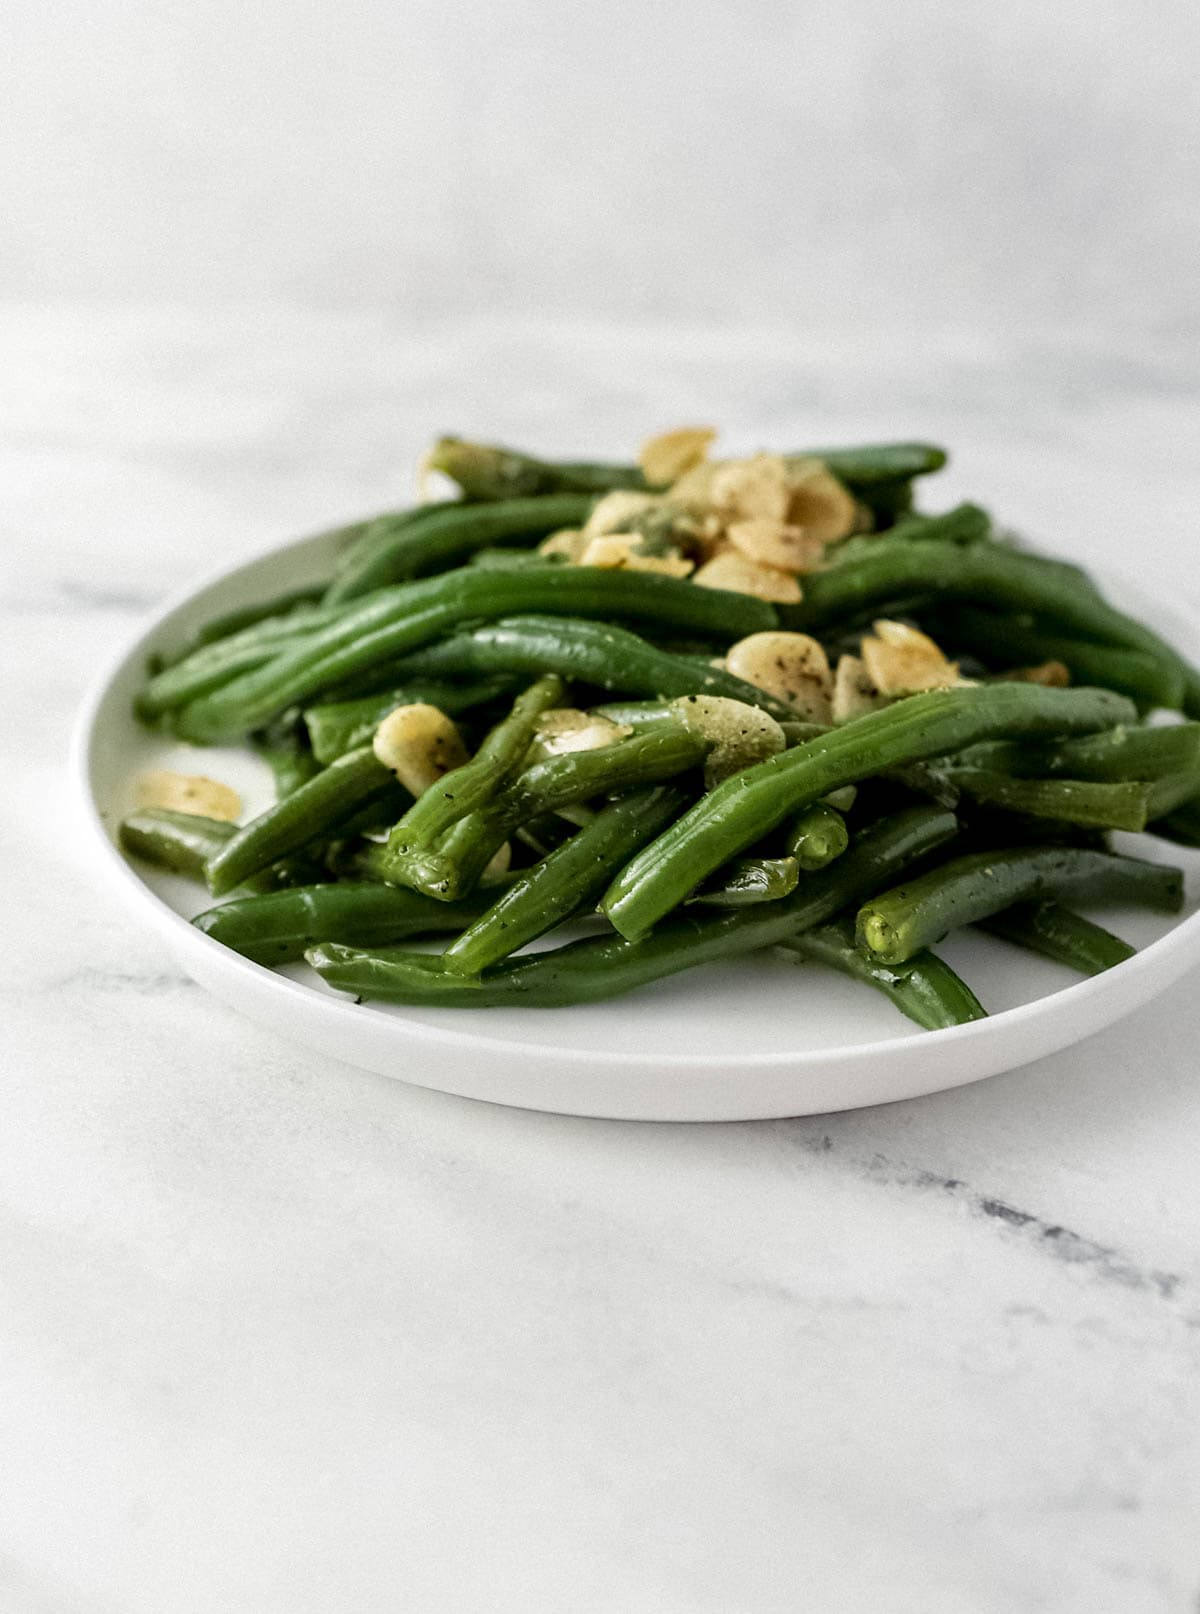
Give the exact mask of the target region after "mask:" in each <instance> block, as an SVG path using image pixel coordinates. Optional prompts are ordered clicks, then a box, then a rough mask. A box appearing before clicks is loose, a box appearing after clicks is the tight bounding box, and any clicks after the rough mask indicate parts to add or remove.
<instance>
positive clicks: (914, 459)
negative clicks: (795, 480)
mask: <svg viewBox="0 0 1200 1614" xmlns="http://www.w3.org/2000/svg"><path fill="white" fill-rule="evenodd" d="M948 457H949V456H948V455H947V453H946V450H945V449H944V448H939V447H938V446H937V445H936V444H935V443H864V444H861V445H860V446H859V447H856V448H806V449H803V450H801V452H799V453H796V454H787V455H785V456H784V458H785V459H791V460H797V459H814V460H823V461H824V462H825V464H826V465H827V466H828V467H829V469H830V470H831V471H832V472H833V474H834V475H835V476H836V477H837V478H838V480H839V481H841V482H844V483H845V484H846V486H847V487H848V488H853V489H854V491H855V492H860V491H862V490H865V489H867V488H873V487H879V486H881V485H885V484H888V483H893V482H899V481H904V482H908V481H911V480H912V478H913V477H914V476H928V475H929V474H930V472H932V471H940V470H941V469H942V467H943V465H945V463H946V461H947V459H948Z"/></svg>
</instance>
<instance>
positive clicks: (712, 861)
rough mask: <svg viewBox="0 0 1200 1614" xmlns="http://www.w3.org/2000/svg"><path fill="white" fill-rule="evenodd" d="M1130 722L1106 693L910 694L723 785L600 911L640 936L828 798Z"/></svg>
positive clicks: (623, 877)
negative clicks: (1009, 747)
mask: <svg viewBox="0 0 1200 1614" xmlns="http://www.w3.org/2000/svg"><path fill="white" fill-rule="evenodd" d="M1132 717H1133V712H1132V709H1131V708H1130V706H1129V703H1128V702H1127V701H1124V700H1122V699H1121V697H1120V696H1119V695H1114V694H1112V693H1111V692H1110V691H1108V690H1083V689H1075V690H1071V689H1045V688H1042V687H1041V686H1039V685H1036V684H989V685H982V686H978V687H970V688H958V689H945V690H934V691H932V692H930V693H929V694H925V695H913V696H910V697H909V698H908V699H907V700H903V701H899V702H897V703H896V704H895V705H894V706H890V707H885V708H884V709H883V710H882V711H877V712H869V713H867V714H866V715H865V716H863V717H859V718H855V719H854V720H853V721H851V722H849V723H845V724H843V725H842V726H841V727H840V728H838V729H834V730H832V731H831V732H830V733H828V734H823V735H820V736H819V737H818V738H817V739H815V740H808V741H806V742H805V743H804V744H803V745H798V746H795V747H794V748H793V749H791V750H789V751H783V752H781V753H780V754H779V755H778V756H774V757H771V758H770V759H769V760H768V761H766V762H760V763H758V764H757V765H756V766H754V767H752V768H747V769H745V770H744V771H743V772H741V773H739V774H736V775H735V776H734V777H733V778H732V779H728V780H726V781H725V783H724V784H721V785H718V786H717V788H716V789H715V790H713V791H711V792H710V793H709V795H707V796H706V797H705V798H704V800H703V801H701V802H699V803H697V805H696V806H695V807H693V808H692V809H691V810H690V811H689V812H687V813H685V814H684V816H683V817H682V818H681V819H680V820H679V821H678V823H676V824H673V825H672V826H671V828H670V829H668V830H666V831H665V832H664V833H663V834H662V835H660V836H659V838H658V839H657V840H656V841H653V842H652V843H651V844H650V845H649V846H647V847H645V848H643V850H642V851H641V852H639V853H638V855H637V856H636V857H635V858H633V859H632V860H631V862H630V863H629V865H628V867H627V868H625V869H624V870H622V872H621V873H620V874H619V875H618V876H617V878H616V879H615V880H614V881H613V884H612V886H611V887H610V888H609V891H608V893H607V895H606V897H605V899H604V902H603V903H602V905H601V906H602V907H603V909H604V912H605V913H606V914H607V915H608V917H609V918H610V919H611V920H612V922H613V924H614V926H615V927H616V929H617V930H619V931H620V932H621V934H622V935H623V936H629V937H637V936H641V935H644V934H645V932H646V931H648V930H649V929H650V928H651V926H653V925H654V924H656V923H657V922H658V921H659V920H660V919H662V918H663V917H664V916H665V915H666V914H667V913H669V912H670V910H671V909H672V908H674V907H676V906H677V905H678V903H680V902H681V901H682V900H683V898H684V897H685V896H687V894H688V892H689V891H691V890H692V889H693V888H694V887H695V885H696V884H697V883H698V882H699V881H700V880H704V879H706V878H707V877H708V875H710V874H711V873H712V872H713V871H714V870H715V869H718V868H719V867H720V866H721V864H722V863H727V862H728V861H729V859H730V858H733V857H736V856H737V855H738V853H739V852H743V851H745V849H746V848H747V847H748V846H751V845H753V844H754V842H756V841H758V840H761V839H762V838H763V836H764V835H769V834H770V833H771V831H772V830H774V829H776V828H777V827H778V826H779V825H780V824H781V823H782V822H783V821H784V819H786V818H788V817H789V816H791V815H792V814H794V813H797V812H799V811H800V809H801V808H803V807H806V806H808V805H809V804H811V803H812V802H814V801H817V800H819V799H820V797H821V796H823V795H825V793H826V792H827V791H830V790H835V789H837V788H838V787H839V786H841V785H847V784H854V783H856V782H857V781H858V780H860V779H866V778H869V777H870V776H871V775H873V774H877V773H879V772H880V771H881V770H883V769H886V768H889V767H895V766H897V765H899V764H900V763H903V762H909V761H914V760H919V759H921V758H924V757H929V756H937V755H939V754H941V753H943V752H946V751H952V750H959V749H961V748H963V747H964V746H968V745H972V744H974V743H975V742H976V741H978V740H984V739H990V738H1000V737H1003V736H1005V735H1017V734H1029V735H1038V734H1072V733H1076V734H1086V733H1090V732H1094V731H1095V730H1097V729H1101V728H1107V727H1109V726H1111V725H1112V724H1113V723H1121V722H1128V721H1130V720H1131V719H1132Z"/></svg>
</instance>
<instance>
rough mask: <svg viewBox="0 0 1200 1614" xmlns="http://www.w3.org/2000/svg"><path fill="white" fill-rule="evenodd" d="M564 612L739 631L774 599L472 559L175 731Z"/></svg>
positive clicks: (665, 580) (261, 714)
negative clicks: (499, 567)
mask: <svg viewBox="0 0 1200 1614" xmlns="http://www.w3.org/2000/svg"><path fill="white" fill-rule="evenodd" d="M529 610H533V611H538V610H546V611H558V612H561V613H563V614H565V615H569V616H595V615H601V616H610V615H611V616H627V617H634V618H643V619H647V620H650V621H657V622H665V623H668V624H672V625H674V626H680V627H693V628H697V629H700V630H706V631H710V632H714V633H718V632H719V633H724V634H725V635H726V636H727V637H728V638H730V639H732V638H739V637H741V636H742V635H744V634H748V633H755V632H759V631H762V630H763V629H766V628H770V627H773V626H774V625H775V624H776V622H777V621H778V616H777V613H776V611H775V608H774V606H772V605H769V604H768V603H767V602H766V601H765V600H758V599H754V598H753V597H752V596H750V595H748V594H733V593H727V592H726V591H725V590H723V589H709V588H697V587H695V585H694V584H692V583H688V582H682V581H680V580H679V579H678V578H674V577H662V576H659V575H657V574H653V573H651V574H647V573H645V572H623V571H617V570H606V569H601V568H599V567H595V566H562V567H553V566H546V567H534V568H531V569H530V570H528V571H520V572H481V571H478V570H477V569H475V568H472V567H470V566H464V567H462V568H460V569H459V570H458V571H454V572H447V573H446V574H445V575H443V576H441V577H431V578H426V579H424V580H423V581H421V582H417V583H399V584H396V585H394V586H393V587H391V588H386V589H379V590H377V591H376V593H375V594H373V595H370V596H368V598H366V599H365V600H361V601H358V602H356V603H352V604H351V605H349V606H347V607H345V608H343V610H342V611H341V613H340V615H339V616H338V619H337V620H336V621H335V622H333V623H331V624H330V625H329V626H327V627H325V628H323V629H320V630H318V631H317V632H316V633H314V634H311V635H309V636H308V638H307V639H306V641H305V642H304V644H303V645H301V646H299V647H298V648H296V649H288V650H284V651H283V652H282V653H281V654H279V655H277V656H275V657H274V658H273V659H272V660H271V661H269V662H268V663H267V664H266V665H265V666H263V667H260V668H258V669H257V670H255V671H253V672H248V673H245V674H242V675H241V676H239V677H237V678H235V679H234V680H233V681H232V682H231V683H229V684H226V685H225V686H224V687H222V688H221V689H219V690H217V691H215V692H214V693H213V694H211V695H208V696H203V697H202V698H201V699H199V700H196V701H193V702H192V703H191V704H190V705H189V706H187V707H185V708H184V710H183V711H182V712H181V713H180V714H179V715H178V718H177V720H176V728H177V732H178V733H179V734H180V736H181V738H185V739H190V740H194V741H197V742H199V743H214V742H217V741H220V740H223V739H231V738H234V737H236V736H238V735H240V734H243V733H245V732H246V731H248V730H250V729H255V728H260V727H262V725H263V724H264V723H267V722H269V721H270V719H271V718H273V717H275V716H276V715H277V713H279V712H281V711H283V710H284V709H285V708H286V707H288V706H291V705H293V704H294V703H295V702H297V701H302V700H304V699H305V697H307V696H309V695H314V694H317V693H318V692H320V691H321V690H324V689H328V688H330V687H331V686H332V685H334V684H337V683H338V682H339V681H340V680H342V679H344V678H347V677H349V676H350V675H352V674H354V673H357V672H360V671H362V669H363V668H365V667H370V666H386V665H387V664H388V663H389V662H392V661H395V660H396V659H397V658H398V657H399V656H400V655H401V654H403V653H404V652H405V651H408V650H415V649H417V648H418V647H419V646H420V645H423V644H427V643H428V642H429V641H430V640H431V639H434V638H436V637H438V636H439V635H440V634H442V633H444V632H445V631H446V630H447V629H448V628H453V627H456V626H457V625H458V624H459V623H461V622H463V621H466V620H468V619H470V618H471V617H486V618H495V617H504V616H510V615H512V614H513V613H514V612H519V611H529Z"/></svg>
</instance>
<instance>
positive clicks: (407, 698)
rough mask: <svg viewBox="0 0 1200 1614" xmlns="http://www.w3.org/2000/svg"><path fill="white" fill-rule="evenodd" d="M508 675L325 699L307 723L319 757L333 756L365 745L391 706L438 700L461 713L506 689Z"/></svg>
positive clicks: (321, 759) (328, 758) (453, 712)
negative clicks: (346, 698) (334, 699)
mask: <svg viewBox="0 0 1200 1614" xmlns="http://www.w3.org/2000/svg"><path fill="white" fill-rule="evenodd" d="M511 689H512V680H511V679H509V678H477V679H475V680H474V681H473V682H471V683H468V684H432V683H430V684H404V685H401V686H399V687H396V688H392V689H386V690H382V691H379V692H376V693H375V694H373V695H360V696H359V697H358V698H357V699H356V700H348V701H322V702H321V704H320V705H319V706H309V707H307V708H306V709H305V712H304V726H305V727H306V728H307V730H308V738H309V743H310V744H311V745H312V749H313V755H314V756H315V757H316V758H317V761H318V762H334V761H336V760H337V758H338V757H341V756H345V754H346V752H347V751H353V750H356V749H357V747H358V746H360V745H366V744H367V743H368V742H369V741H370V740H371V738H372V737H373V735H374V733H375V730H376V729H377V728H378V727H379V725H380V724H381V723H382V722H383V720H384V718H385V717H386V716H387V715H388V713H389V712H394V711H395V710H396V708H397V706H414V705H426V706H436V707H437V708H438V709H439V710H440V711H443V712H445V714H446V716H447V717H458V716H459V715H460V714H461V713H463V712H469V711H471V710H472V709H473V708H474V707H476V706H486V705H487V703H488V702H489V701H493V700H497V699H498V698H499V697H500V696H501V695H507V694H508V693H509V691H510V690H511Z"/></svg>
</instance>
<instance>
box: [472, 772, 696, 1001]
mask: <svg viewBox="0 0 1200 1614" xmlns="http://www.w3.org/2000/svg"><path fill="white" fill-rule="evenodd" d="M687 800H688V793H687V792H686V791H684V790H681V789H680V788H679V787H678V786H676V785H659V786H657V787H655V788H652V789H649V790H641V791H637V792H636V793H634V794H632V795H628V796H620V797H618V798H617V799H616V800H615V801H611V802H609V803H608V804H607V805H606V806H604V807H602V808H601V809H600V811H599V812H598V813H597V814H596V815H595V817H594V818H592V819H591V820H590V821H589V822H588V823H586V824H584V825H583V827H582V828H581V829H578V830H577V831H576V832H575V834H574V835H572V836H571V837H570V838H569V839H568V840H565V841H563V843H562V844H561V845H560V846H558V847H556V848H555V849H554V850H553V851H551V852H550V853H549V854H548V855H547V856H545V857H544V858H543V859H542V860H541V862H539V863H536V864H534V866H533V867H532V868H531V869H527V870H526V871H525V872H524V873H522V874H520V875H518V877H517V878H516V880H515V881H514V882H513V884H512V885H510V886H509V888H508V890H507V891H505V892H504V893H503V895H502V896H500V897H499V898H497V900H496V902H495V903H494V905H493V906H492V907H490V908H489V909H488V911H487V912H486V913H485V914H483V915H481V917H480V918H478V919H477V920H476V921H475V922H474V924H472V925H471V927H470V929H469V930H465V931H464V932H463V934H462V935H461V936H459V937H458V938H457V940H455V941H454V942H452V943H451V944H450V946H449V947H448V948H447V949H446V951H445V953H444V955H443V957H444V960H445V967H446V969H448V970H451V971H453V972H454V973H455V974H459V975H478V974H479V973H480V971H481V970H484V969H487V968H488V967H489V966H490V965H492V964H496V963H498V962H499V960H500V959H502V958H506V957H507V956H508V955H509V954H510V953H514V952H516V951H517V949H518V948H521V947H524V946H526V945H527V944H528V943H529V942H531V941H535V940H536V939H537V938H538V937H539V936H544V935H545V934H546V932H547V931H550V930H553V929H554V927H555V926H556V925H559V924H561V923H563V921H564V920H567V919H570V918H572V917H573V916H574V915H575V914H581V913H587V912H588V911H589V910H590V909H592V908H594V907H595V904H596V900H597V898H598V897H599V896H600V894H601V892H602V891H603V890H604V888H605V886H606V885H607V884H608V882H609V880H610V879H611V877H612V875H613V873H614V872H615V871H616V870H617V869H619V868H620V867H621V865H622V863H624V862H626V861H627V859H628V858H630V857H631V856H632V855H633V853H634V852H636V851H637V849H638V847H639V846H643V845H645V843H646V842H647V841H648V840H650V839H651V838H652V837H653V836H655V835H657V834H658V832H659V830H660V829H662V828H663V826H664V825H665V824H668V823H670V821H671V819H672V818H674V817H675V815H676V814H677V813H678V812H679V811H680V810H681V809H682V807H683V806H684V805H685V804H686V802H687Z"/></svg>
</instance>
